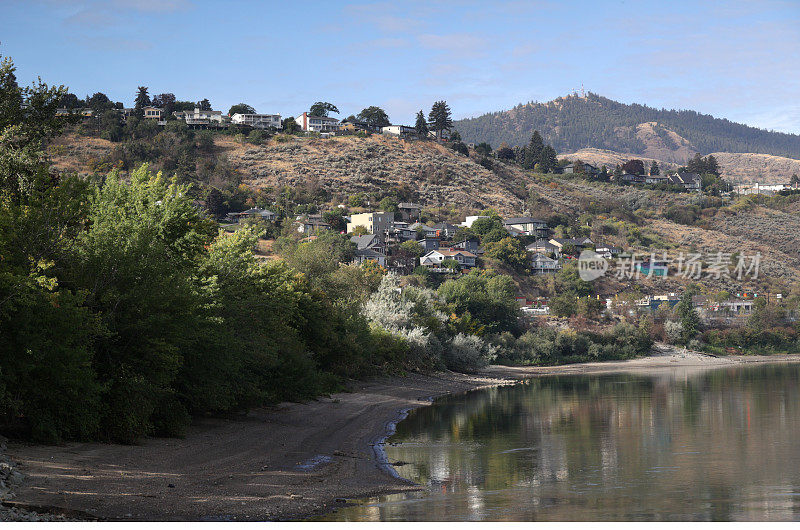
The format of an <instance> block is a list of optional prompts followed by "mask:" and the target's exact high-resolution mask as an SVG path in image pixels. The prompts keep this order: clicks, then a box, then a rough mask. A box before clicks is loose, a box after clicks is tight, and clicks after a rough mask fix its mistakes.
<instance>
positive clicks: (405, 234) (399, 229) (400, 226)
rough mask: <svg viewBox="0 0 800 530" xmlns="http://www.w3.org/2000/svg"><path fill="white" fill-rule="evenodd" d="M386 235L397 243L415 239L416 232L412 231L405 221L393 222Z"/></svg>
mask: <svg viewBox="0 0 800 530" xmlns="http://www.w3.org/2000/svg"><path fill="white" fill-rule="evenodd" d="M388 235H389V237H392V238H394V239H396V240H398V241H408V240H410V239H411V240H413V239H417V232H416V230H412V229H411V228H410V227H409V224H408V223H406V222H405V221H395V222H393V223H392V226H390V227H389V231H388Z"/></svg>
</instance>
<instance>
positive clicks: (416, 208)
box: [397, 202, 422, 223]
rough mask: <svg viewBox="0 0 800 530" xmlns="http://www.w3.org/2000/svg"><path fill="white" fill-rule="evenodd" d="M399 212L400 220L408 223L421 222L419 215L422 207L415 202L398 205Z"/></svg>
mask: <svg viewBox="0 0 800 530" xmlns="http://www.w3.org/2000/svg"><path fill="white" fill-rule="evenodd" d="M397 211H399V212H400V218H401V219H402V220H403V221H406V222H408V223H410V222H411V221H419V213H420V212H421V211H422V205H421V204H415V203H413V202H401V203H400V204H398V205H397Z"/></svg>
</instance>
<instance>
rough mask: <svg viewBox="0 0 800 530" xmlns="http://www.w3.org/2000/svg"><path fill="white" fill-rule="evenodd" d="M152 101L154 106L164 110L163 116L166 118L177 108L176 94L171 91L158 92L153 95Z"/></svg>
mask: <svg viewBox="0 0 800 530" xmlns="http://www.w3.org/2000/svg"><path fill="white" fill-rule="evenodd" d="M150 103H151V104H152V105H153V106H154V107H158V108H160V109H161V110H162V111H163V112H162V116H163V117H164V118H165V119H167V118H170V117H172V113H173V111H174V110H175V94H172V93H171V92H166V93H164V94H156V95H155V96H153V99H152V100H151V101H150Z"/></svg>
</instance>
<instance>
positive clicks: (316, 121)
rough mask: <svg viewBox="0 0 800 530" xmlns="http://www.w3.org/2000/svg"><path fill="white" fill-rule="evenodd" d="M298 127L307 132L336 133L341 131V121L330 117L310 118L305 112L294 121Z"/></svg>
mask: <svg viewBox="0 0 800 530" xmlns="http://www.w3.org/2000/svg"><path fill="white" fill-rule="evenodd" d="M294 121H295V122H297V125H299V126H300V128H301V129H303V130H304V131H306V132H319V133H322V132H336V131H338V130H339V127H340V126H339V120H337V119H336V118H331V117H330V116H309V115H308V112H304V113H303V114H301V115H300V116H298V117H296V118H295V119H294Z"/></svg>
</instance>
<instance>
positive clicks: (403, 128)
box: [381, 125, 417, 138]
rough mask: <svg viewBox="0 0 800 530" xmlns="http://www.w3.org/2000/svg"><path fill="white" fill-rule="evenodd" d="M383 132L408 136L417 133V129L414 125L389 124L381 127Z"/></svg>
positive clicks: (401, 136) (402, 136)
mask: <svg viewBox="0 0 800 530" xmlns="http://www.w3.org/2000/svg"><path fill="white" fill-rule="evenodd" d="M381 134H388V135H390V136H398V137H400V138H408V137H412V136H416V135H417V130H416V129H415V128H414V127H409V126H407V125H388V126H386V127H381Z"/></svg>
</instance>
